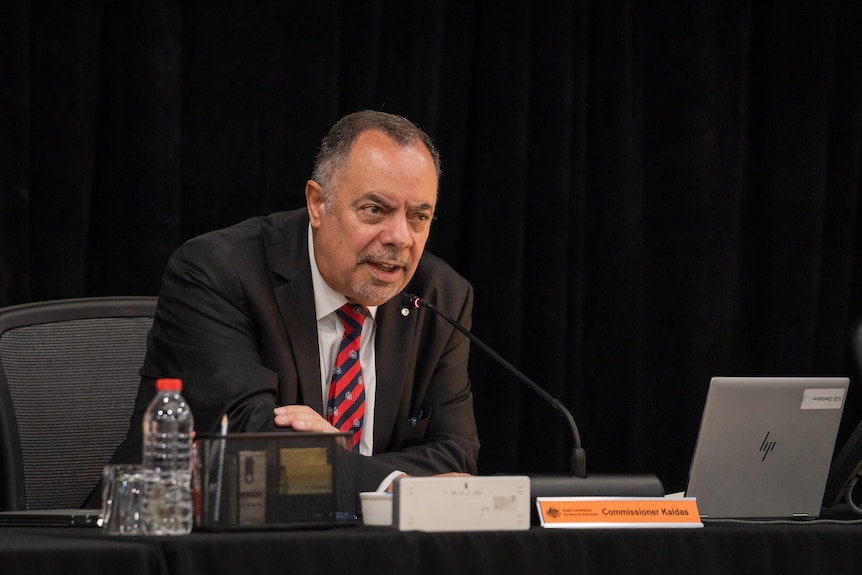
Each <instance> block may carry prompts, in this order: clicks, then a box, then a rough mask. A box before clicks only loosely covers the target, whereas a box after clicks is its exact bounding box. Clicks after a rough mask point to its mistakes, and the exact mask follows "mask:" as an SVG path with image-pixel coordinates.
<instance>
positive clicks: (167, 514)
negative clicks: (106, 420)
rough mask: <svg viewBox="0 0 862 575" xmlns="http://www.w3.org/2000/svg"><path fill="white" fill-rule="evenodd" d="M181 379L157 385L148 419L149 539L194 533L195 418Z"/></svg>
mask: <svg viewBox="0 0 862 575" xmlns="http://www.w3.org/2000/svg"><path fill="white" fill-rule="evenodd" d="M182 389H183V382H182V381H181V380H179V379H159V380H157V381H156V397H155V398H154V399H153V401H152V402H151V403H150V406H149V407H148V408H147V412H146V414H145V415H144V459H143V467H144V478H145V482H146V488H145V495H144V505H143V519H144V532H145V533H147V534H148V535H185V534H187V533H189V532H191V530H192V518H193V509H192V489H191V479H192V439H193V433H192V431H193V429H194V418H193V417H192V412H191V410H190V409H189V406H188V404H186V400H185V399H183V396H182V393H181V392H182Z"/></svg>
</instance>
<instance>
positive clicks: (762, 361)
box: [0, 0, 862, 491]
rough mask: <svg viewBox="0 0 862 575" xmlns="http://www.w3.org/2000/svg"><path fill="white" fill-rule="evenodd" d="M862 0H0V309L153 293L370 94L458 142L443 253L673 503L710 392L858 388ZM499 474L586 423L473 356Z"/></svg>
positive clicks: (493, 468) (601, 437)
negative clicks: (754, 382)
mask: <svg viewBox="0 0 862 575" xmlns="http://www.w3.org/2000/svg"><path fill="white" fill-rule="evenodd" d="M860 29H862V3H860V2H858V1H857V0H845V1H838V0H820V1H818V2H795V3H785V2H776V1H765V0H757V1H755V0H749V1H743V0H737V1H732V0H702V1H698V2H644V3H640V2H634V1H631V0H630V1H625V0H602V1H593V2H590V1H587V0H581V1H571V2H553V1H548V2H526V1H496V2H490V1H468V0H450V1H446V0H436V1H433V0H417V1H411V2H403V1H391V2H390V1H382V0H379V1H366V0H361V1H349V0H345V1H337V0H314V1H308V2H301V1H290V0H245V1H242V0H185V1H178V0H140V1H137V2H111V1H98V0H78V1H76V2H65V1H55V2H51V1H36V0H30V1H27V0H6V1H5V2H3V4H2V7H0V57H2V59H0V226H2V227H0V305H11V304H16V303H22V302H27V301H33V300H44V299H54V298H67V297H79V296H91V295H104V294H141V295H147V294H157V293H158V289H159V282H160V277H161V273H162V270H163V267H164V265H165V262H166V260H167V258H168V256H169V255H170V253H171V252H172V251H173V250H174V249H175V248H176V247H177V246H178V245H180V244H181V243H182V242H183V241H185V240H186V239H188V238H190V237H192V236H194V235H196V234H199V233H201V232H204V231H207V230H210V229H214V228H218V227H222V226H226V225H229V224H232V223H234V222H237V221H239V220H241V219H244V218H246V217H249V216H253V215H257V214H265V213H269V212H272V211H277V210H282V209H289V208H293V207H297V206H300V205H302V204H303V203H304V200H303V187H304V183H305V180H306V179H307V177H308V175H309V173H310V169H311V162H312V158H313V155H314V153H315V150H316V146H317V144H318V142H319V141H320V139H321V137H322V136H323V135H324V133H325V132H326V131H327V129H328V128H329V127H330V125H331V124H332V123H333V122H334V121H335V120H336V119H337V118H339V117H340V116H342V115H343V114H345V113H348V112H352V111H355V110H358V109H363V108H374V109H381V110H385V111H389V112H395V113H399V114H403V115H405V116H407V117H409V118H411V119H412V120H414V121H416V122H417V123H419V124H420V125H421V126H423V127H424V128H425V129H426V130H427V131H428V132H429V133H430V134H431V135H432V137H433V138H434V139H435V140H436V141H437V143H438V146H439V148H440V150H441V152H442V155H443V178H442V181H441V195H440V203H439V208H438V213H437V221H436V222H435V223H434V226H433V229H432V238H431V241H430V243H429V250H430V251H432V252H434V253H437V254H438V255H440V256H443V257H444V258H445V259H447V260H448V261H449V262H450V263H451V264H452V265H453V266H454V267H455V268H456V269H458V270H459V271H460V272H461V273H462V274H463V275H465V276H466V277H467V278H469V279H470V280H471V281H472V282H473V285H474V287H475V289H476V307H475V315H474V332H475V333H476V334H477V335H478V336H479V337H481V338H483V339H484V340H485V341H486V342H487V343H488V344H489V345H491V346H492V347H493V348H495V349H496V350H497V351H498V352H499V353H501V354H502V355H503V356H505V357H507V358H509V359H510V360H511V361H512V362H513V363H514V364H515V365H517V366H519V367H520V368H521V369H522V370H523V371H524V372H526V373H527V374H528V375H529V376H530V377H531V378H533V379H534V380H535V381H536V382H538V383H539V384H540V385H542V386H543V387H545V388H546V389H547V390H548V391H549V392H550V393H552V394H554V395H556V396H558V397H559V398H561V399H562V400H563V401H564V402H565V403H566V404H567V405H568V406H569V407H570V409H571V410H572V412H573V413H574V415H575V418H576V419H577V421H578V423H579V426H580V428H581V434H582V436H583V440H584V444H585V448H586V451H587V464H588V470H589V471H590V472H592V473H596V472H635V471H638V472H640V471H649V472H654V473H656V474H657V475H658V476H659V477H660V478H661V480H662V481H663V482H664V484H665V488H666V489H667V490H668V491H673V490H678V489H682V488H683V486H684V483H685V479H686V473H687V469H688V464H689V461H690V458H691V453H692V449H693V447H694V441H695V437H696V435H697V427H698V423H699V420H700V415H701V411H702V407H703V401H704V398H705V393H706V388H707V384H708V381H709V378H710V377H711V376H712V375H718V374H721V375H742V374H745V375H805V374H820V375H848V376H850V377H851V378H852V379H853V382H852V383H851V390H852V391H851V394H850V397H849V401H848V405H847V412H846V417H845V421H844V424H843V425H842V435H841V436H840V438H839V441H840V440H841V439H842V438H843V437H845V436H846V435H847V433H848V430H849V428H850V426H852V425H855V422H856V421H857V420H858V418H859V415H860V413H862V399H860V396H862V388H860V385H862V381H859V378H858V377H857V370H856V367H855V364H854V363H853V361H852V357H851V356H850V353H849V347H848V343H847V342H848V330H849V326H850V325H851V324H852V322H853V321H854V320H855V319H856V318H857V317H859V316H860V315H862V292H860V279H862V276H860V272H862V253H860V252H859V249H858V246H859V245H860V243H859V239H858V238H857V233H856V230H857V223H858V221H859V218H860V206H859V196H860V180H859V176H860V166H862V145H860V143H862V141H860V137H862V34H860V33H859V30H860ZM471 375H472V380H473V384H474V391H475V394H476V411H477V418H478V421H479V425H480V432H481V436H482V440H483V448H482V453H481V460H480V465H481V469H482V470H483V472H484V473H495V472H531V471H538V472H544V471H549V472H552V471H564V470H566V469H567V467H568V450H569V448H570V441H569V437H568V434H567V431H566V426H565V424H564V423H563V420H562V419H561V418H560V417H558V415H557V414H556V412H554V411H553V410H552V409H551V408H549V407H548V406H546V405H544V404H542V402H541V401H540V400H538V399H537V398H536V397H535V396H534V394H532V393H531V392H530V391H528V390H526V389H524V388H522V387H521V386H520V385H519V384H518V383H517V382H515V381H514V380H513V378H512V377H511V376H510V375H509V374H508V373H507V372H505V371H504V370H502V369H500V368H499V367H497V366H495V365H494V364H493V363H492V362H491V361H489V360H488V359H487V358H486V357H483V356H482V355H481V354H480V353H479V351H478V350H474V354H473V359H472V365H471Z"/></svg>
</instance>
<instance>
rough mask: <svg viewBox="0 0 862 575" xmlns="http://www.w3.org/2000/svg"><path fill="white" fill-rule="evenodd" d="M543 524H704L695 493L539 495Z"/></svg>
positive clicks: (657, 525)
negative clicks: (670, 496)
mask: <svg viewBox="0 0 862 575" xmlns="http://www.w3.org/2000/svg"><path fill="white" fill-rule="evenodd" d="M536 506H537V507H538V511H539V520H540V522H541V525H542V527H560V528H601V527H610V528H625V527H641V528H642V527H703V523H702V522H701V520H700V513H698V510H697V501H696V500H695V498H694V497H684V498H682V499H666V498H664V497H647V498H642V497H537V498H536Z"/></svg>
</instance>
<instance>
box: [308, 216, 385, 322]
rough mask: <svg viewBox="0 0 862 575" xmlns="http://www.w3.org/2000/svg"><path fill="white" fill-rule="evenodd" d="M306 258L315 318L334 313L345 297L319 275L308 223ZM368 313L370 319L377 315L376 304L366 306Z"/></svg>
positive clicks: (312, 237) (345, 300)
mask: <svg viewBox="0 0 862 575" xmlns="http://www.w3.org/2000/svg"><path fill="white" fill-rule="evenodd" d="M308 260H309V263H310V264H311V284H312V287H313V289H314V309H315V310H316V313H317V320H318V321H320V320H321V319H322V318H324V317H326V316H328V315H329V314H331V313H335V310H337V309H338V308H340V307H341V306H343V305H344V304H346V303H347V298H346V297H345V296H344V295H342V294H340V293H338V292H337V291H335V290H334V289H332V288H331V287H329V284H327V283H326V281H325V280H324V279H323V276H322V275H320V270H319V269H317V260H315V259H314V236H313V235H312V233H311V224H309V225H308ZM368 313H369V314H370V315H371V317H372V319H373V318H375V317H376V316H377V306H376V305H370V306H368Z"/></svg>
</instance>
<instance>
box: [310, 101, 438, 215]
mask: <svg viewBox="0 0 862 575" xmlns="http://www.w3.org/2000/svg"><path fill="white" fill-rule="evenodd" d="M368 130H376V131H378V132H382V133H383V134H385V135H386V136H387V137H389V139H391V140H392V141H393V142H395V143H396V144H398V145H399V146H404V147H407V146H415V145H417V144H418V143H421V144H422V145H424V146H425V147H426V148H427V149H428V152H429V153H430V154H431V159H432V160H433V161H434V169H435V170H436V172H437V182H438V185H439V182H440V154H439V153H438V152H437V148H436V147H435V146H434V142H433V141H432V140H431V137H430V136H428V134H426V133H425V132H424V131H423V130H422V129H421V128H419V127H418V126H417V125H416V124H414V123H413V122H411V121H410V120H408V119H407V118H404V117H402V116H397V115H395V114H388V113H386V112H377V111H374V110H364V111H361V112H354V113H353V114H349V115H347V116H345V117H343V118H342V119H340V120H339V121H338V122H336V123H335V125H334V126H332V128H331V129H330V130H329V133H328V134H326V136H325V137H324V138H323V142H321V144H320V149H319V150H318V152H317V157H316V158H315V161H314V170H313V171H312V174H311V179H312V180H314V181H315V182H317V183H318V184H320V187H321V188H323V194H324V196H323V197H324V201H325V202H326V205H327V206H328V205H329V197H330V195H329V194H330V190H331V189H332V186H333V183H334V182H335V179H336V177H337V176H338V173H339V171H340V170H341V169H342V168H343V167H344V164H345V163H347V157H348V156H349V154H350V150H351V148H352V147H353V144H354V143H355V142H356V139H357V138H358V137H359V135H360V134H362V133H363V132H365V131H368Z"/></svg>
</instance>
